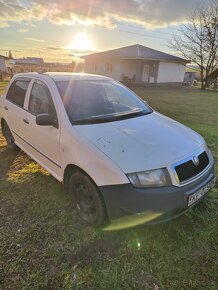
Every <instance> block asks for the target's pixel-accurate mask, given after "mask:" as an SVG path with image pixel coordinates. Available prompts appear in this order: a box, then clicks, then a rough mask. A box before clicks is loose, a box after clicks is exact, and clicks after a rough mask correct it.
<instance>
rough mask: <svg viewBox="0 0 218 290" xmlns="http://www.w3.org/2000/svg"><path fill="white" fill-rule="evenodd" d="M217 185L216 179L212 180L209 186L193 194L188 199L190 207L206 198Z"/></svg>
mask: <svg viewBox="0 0 218 290" xmlns="http://www.w3.org/2000/svg"><path fill="white" fill-rule="evenodd" d="M215 184H216V178H214V179H212V180H211V181H210V182H209V183H208V184H206V185H205V186H204V187H202V188H201V189H200V190H198V191H197V192H195V193H193V194H192V195H190V196H189V198H188V206H191V205H192V204H194V203H195V202H196V201H198V200H199V199H200V198H201V197H202V196H204V195H205V194H206V193H207V192H208V191H209V190H210V189H211V188H213V187H214V186H215Z"/></svg>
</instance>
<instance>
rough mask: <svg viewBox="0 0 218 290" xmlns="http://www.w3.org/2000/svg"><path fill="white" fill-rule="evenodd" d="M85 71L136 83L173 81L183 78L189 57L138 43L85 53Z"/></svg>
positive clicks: (179, 80) (177, 83) (178, 82)
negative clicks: (171, 53) (184, 57)
mask: <svg viewBox="0 0 218 290" xmlns="http://www.w3.org/2000/svg"><path fill="white" fill-rule="evenodd" d="M81 58H83V59H84V60H85V71H86V72H87V73H92V74H100V75H105V76H110V77H112V78H114V79H116V80H118V81H121V82H124V83H133V84H153V85H154V84H174V85H181V84H182V83H183V80H184V75H185V68H186V64H187V63H188V62H189V61H188V60H185V59H182V58H179V57H177V56H173V55H170V54H167V53H164V52H161V51H158V50H155V49H152V48H149V47H146V46H142V45H139V44H136V45H131V46H126V47H121V48H117V49H112V50H107V51H102V52H97V53H93V54H89V55H84V56H82V57H81Z"/></svg>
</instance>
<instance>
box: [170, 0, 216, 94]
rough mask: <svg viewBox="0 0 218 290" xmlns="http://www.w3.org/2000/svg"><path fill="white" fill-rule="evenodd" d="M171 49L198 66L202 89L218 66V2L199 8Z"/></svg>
mask: <svg viewBox="0 0 218 290" xmlns="http://www.w3.org/2000/svg"><path fill="white" fill-rule="evenodd" d="M169 46H170V48H172V49H174V50H176V51H177V52H178V53H180V54H182V56H183V57H185V58H186V59H189V60H191V62H193V63H195V64H197V66H198V67H199V68H200V73H201V89H203V90H204V89H205V88H206V87H207V86H208V77H209V75H210V74H211V73H212V71H213V70H214V69H215V67H216V66H217V65H218V2H217V1H215V0H211V1H208V2H206V3H205V4H204V5H203V6H201V7H199V8H198V9H196V10H195V11H194V13H193V14H192V15H190V16H189V17H188V19H187V23H186V24H183V25H181V27H180V28H179V29H178V34H177V35H174V36H173V39H172V40H171V42H170V44H169Z"/></svg>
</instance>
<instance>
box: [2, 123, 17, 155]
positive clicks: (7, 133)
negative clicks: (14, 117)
mask: <svg viewBox="0 0 218 290" xmlns="http://www.w3.org/2000/svg"><path fill="white" fill-rule="evenodd" d="M2 133H3V135H4V137H5V140H6V142H7V148H8V149H10V150H13V151H19V149H20V148H19V147H18V146H17V145H16V144H15V141H14V137H13V135H12V133H11V130H10V128H9V127H8V124H7V123H6V122H4V124H3V128H2Z"/></svg>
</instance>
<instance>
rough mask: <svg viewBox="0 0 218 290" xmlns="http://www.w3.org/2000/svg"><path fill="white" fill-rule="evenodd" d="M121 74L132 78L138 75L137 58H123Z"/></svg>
mask: <svg viewBox="0 0 218 290" xmlns="http://www.w3.org/2000/svg"><path fill="white" fill-rule="evenodd" d="M121 70H122V71H121V74H122V75H124V76H126V77H128V78H130V79H132V78H133V76H134V75H135V76H136V61H135V60H122V67H121Z"/></svg>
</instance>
